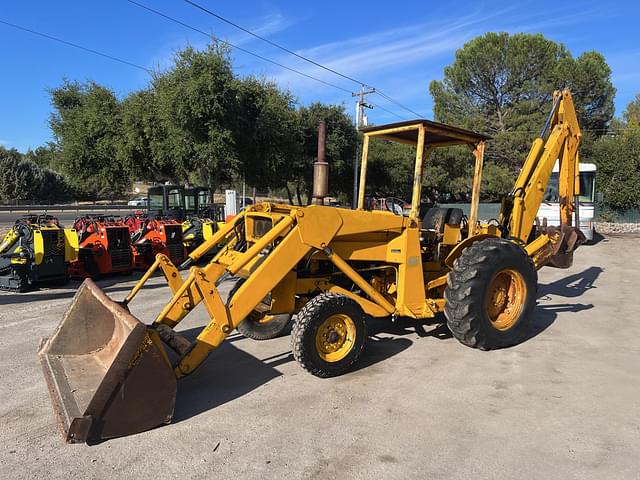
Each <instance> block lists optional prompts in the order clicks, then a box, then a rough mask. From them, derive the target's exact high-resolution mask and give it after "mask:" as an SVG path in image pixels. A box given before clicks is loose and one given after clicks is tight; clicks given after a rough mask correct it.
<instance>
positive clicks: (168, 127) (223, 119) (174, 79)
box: [147, 44, 238, 188]
mask: <svg viewBox="0 0 640 480" xmlns="http://www.w3.org/2000/svg"><path fill="white" fill-rule="evenodd" d="M150 90H151V92H152V95H154V97H155V98H154V100H153V102H152V105H153V107H155V109H156V111H155V115H156V116H155V121H157V122H158V124H157V126H156V127H154V129H153V130H150V133H151V135H150V139H147V140H148V141H149V142H150V144H151V147H150V149H149V150H150V152H151V154H152V157H151V158H152V161H153V162H154V164H156V165H158V167H159V170H160V171H163V169H164V168H166V166H167V165H168V164H170V163H173V164H174V179H175V180H182V181H184V180H189V179H191V178H193V176H194V175H195V176H196V177H197V179H198V180H199V181H200V182H202V183H204V184H206V185H209V186H210V187H213V188H216V187H220V186H221V185H223V184H225V183H228V182H231V181H232V180H234V179H235V177H236V176H237V175H236V172H237V167H238V156H237V152H236V149H235V144H234V138H233V137H234V136H233V131H232V130H231V128H230V125H232V124H233V118H232V117H231V113H232V111H233V110H232V108H231V107H232V106H233V104H234V102H235V101H236V98H235V94H236V92H235V89H234V76H233V71H232V67H231V61H230V59H229V56H228V52H227V51H226V50H225V49H223V48H222V47H220V46H218V45H217V44H211V45H209V46H208V47H207V48H206V50H204V51H197V50H195V49H194V48H192V47H188V48H186V49H184V50H182V51H180V52H178V53H177V54H176V56H175V58H174V65H173V66H172V68H171V69H169V70H167V71H165V72H160V73H158V74H156V75H155V76H154V78H153V80H152V82H151V85H150ZM151 118H153V117H151Z"/></svg>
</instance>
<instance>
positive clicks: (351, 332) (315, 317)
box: [291, 293, 367, 378]
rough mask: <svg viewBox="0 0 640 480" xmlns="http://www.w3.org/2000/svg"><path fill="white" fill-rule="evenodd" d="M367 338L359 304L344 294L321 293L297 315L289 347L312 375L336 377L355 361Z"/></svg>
mask: <svg viewBox="0 0 640 480" xmlns="http://www.w3.org/2000/svg"><path fill="white" fill-rule="evenodd" d="M366 337H367V331H366V324H365V317H364V313H363V312H362V309H361V308H360V305H358V304H357V303H356V302H355V301H354V300H352V299H350V298H349V297H346V296H344V295H337V294H334V293H322V294H320V295H318V296H316V297H315V298H313V299H312V300H310V301H309V302H308V303H307V304H306V305H305V306H304V307H303V308H302V309H301V310H300V312H298V315H297V316H296V321H295V323H294V325H293V330H292V332H291V348H292V350H293V356H294V358H295V359H296V361H297V362H298V363H299V364H300V365H301V366H302V368H304V369H305V370H307V371H308V372H309V373H311V374H312V375H315V376H316V377H321V378H328V377H335V376H338V375H341V374H343V373H345V372H346V371H347V370H349V369H350V368H351V366H352V365H353V364H354V363H355V362H356V361H357V360H358V358H359V357H360V354H361V353H362V350H363V349H364V344H365V340H366Z"/></svg>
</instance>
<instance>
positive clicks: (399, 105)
mask: <svg viewBox="0 0 640 480" xmlns="http://www.w3.org/2000/svg"><path fill="white" fill-rule="evenodd" d="M376 93H377V94H378V95H380V96H381V97H382V98H385V99H387V100H388V101H390V102H391V103H394V104H395V105H397V106H398V107H400V108H403V109H404V110H406V111H407V112H411V113H412V114H414V115H416V116H417V117H418V118H424V115H422V114H421V113H418V112H416V111H415V110H411V109H410V108H409V107H406V106H404V105H403V104H401V103H400V102H398V101H397V100H394V99H393V98H391V97H390V96H389V95H387V94H386V93H384V92H381V91H380V90H376Z"/></svg>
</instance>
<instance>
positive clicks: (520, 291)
mask: <svg viewBox="0 0 640 480" xmlns="http://www.w3.org/2000/svg"><path fill="white" fill-rule="evenodd" d="M526 296H527V285H526V283H525V280H524V277H523V276H522V274H521V273H520V272H518V271H516V270H512V269H505V270H500V271H499V272H497V273H496V274H495V275H494V276H493V278H492V280H491V281H490V282H489V286H488V288H487V294H486V298H485V308H486V312H487V316H488V317H489V321H490V322H491V325H492V326H493V327H494V328H495V329H496V330H500V331H506V330H509V329H510V328H512V327H513V326H514V325H515V324H516V323H517V322H518V319H519V318H520V315H521V313H522V310H523V309H524V304H525V299H526Z"/></svg>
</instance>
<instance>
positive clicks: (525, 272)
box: [39, 90, 583, 442]
mask: <svg viewBox="0 0 640 480" xmlns="http://www.w3.org/2000/svg"><path fill="white" fill-rule="evenodd" d="M363 134H364V141H363V148H362V163H361V170H360V186H359V195H358V208H357V209H355V210H347V209H341V208H335V207H326V206H322V205H311V206H307V207H298V206H290V205H279V204H273V203H262V204H258V205H255V206H252V207H249V208H247V209H246V210H245V211H244V212H242V213H241V214H240V215H238V216H237V217H236V218H235V219H234V220H233V221H230V222H229V223H227V224H226V225H224V226H223V227H222V228H221V229H220V230H218V231H217V232H216V233H215V234H214V236H213V237H212V238H211V239H210V240H208V241H207V242H205V243H204V244H202V245H201V246H199V247H198V248H196V249H195V250H194V251H193V252H191V253H190V255H189V258H188V260H187V261H186V262H185V263H184V264H183V265H182V266H181V267H182V268H183V269H186V268H189V271H188V275H186V277H185V278H183V276H182V275H181V273H180V271H179V268H178V267H177V266H175V265H173V264H172V263H171V261H170V260H169V259H168V258H167V257H166V256H164V255H158V256H157V257H156V260H155V263H154V264H153V265H152V267H151V268H150V269H149V270H148V271H147V272H146V273H145V275H144V276H143V277H142V278H141V279H140V281H139V282H138V284H136V286H135V287H134V288H133V289H132V291H131V292H130V293H129V295H128V296H127V297H126V299H125V300H124V301H123V302H115V301H113V300H111V299H110V298H108V297H107V296H106V295H105V294H104V293H103V292H102V291H101V290H100V289H99V288H98V287H96V286H95V284H94V283H92V282H91V280H86V281H85V282H84V284H83V285H82V286H81V287H80V289H79V290H78V292H77V294H76V296H75V297H74V299H73V301H72V303H71V306H70V307H69V309H68V310H67V312H66V313H65V315H64V318H63V319H62V322H61V323H60V325H59V326H58V328H57V330H56V331H55V332H54V333H53V335H52V336H51V337H50V338H49V339H45V340H44V341H43V344H42V346H41V349H40V353H39V355H40V358H41V361H42V364H43V367H44V372H45V376H46V379H47V383H48V385H49V387H50V391H51V396H52V399H53V403H54V405H55V411H56V412H57V415H58V417H59V419H60V421H61V423H62V426H63V428H64V432H65V437H66V440H67V441H69V442H84V441H87V442H94V441H99V440H101V439H105V438H110V437H115V436H119V435H125V434H130V433H134V432H140V431H143V430H145V429H149V428H151V427H154V426H156V425H160V424H163V423H169V422H170V421H171V419H172V415H173V410H174V402H175V396H176V391H177V380H179V379H180V378H181V377H184V376H185V375H189V374H191V373H193V372H194V371H195V370H196V368H197V367H198V366H199V365H201V364H202V362H203V361H204V360H205V359H206V358H207V355H208V354H209V353H210V352H211V351H212V350H213V349H215V348H216V347H218V346H219V345H220V344H221V343H222V342H223V341H224V340H225V338H226V337H227V336H228V335H229V334H230V333H231V332H233V331H234V330H235V329H236V328H238V329H240V330H241V331H244V332H247V333H248V335H249V336H252V335H253V336H254V337H255V338H268V337H272V336H275V335H277V334H279V333H281V332H282V331H283V330H284V329H285V328H287V324H288V323H289V319H290V318H292V317H294V318H295V321H294V324H293V328H292V333H291V342H292V350H293V354H294V357H295V359H296V360H297V361H298V363H299V364H300V365H301V366H302V367H303V368H304V369H306V370H307V371H309V372H310V373H312V374H313V375H316V376H318V377H331V376H335V375H340V374H341V373H344V372H346V371H347V370H349V368H350V367H351V366H352V365H353V364H354V363H355V362H356V361H357V360H358V357H359V356H360V354H361V353H362V350H363V347H364V344H365V339H366V330H367V319H368V318H372V317H382V318H389V319H390V320H391V319H393V318H395V317H409V318H412V319H430V318H434V317H436V316H437V315H439V314H441V313H444V315H445V316H446V321H447V324H448V326H449V329H450V330H451V332H452V333H453V335H454V336H455V337H456V338H457V339H458V340H460V341H461V342H462V343H464V344H465V345H469V346H471V347H476V348H480V349H486V350H489V349H494V348H501V347H505V346H509V345H513V344H515V343H517V342H519V341H521V340H522V338H523V337H524V335H525V334H526V333H527V328H528V326H529V324H530V321H531V315H532V312H533V308H534V306H535V298H536V296H535V292H536V282H537V273H536V270H537V269H539V268H540V267H542V266H544V265H546V264H550V263H551V264H555V265H557V266H562V267H567V266H569V265H570V264H571V261H572V255H573V250H574V249H575V248H576V247H577V246H578V245H579V244H580V243H581V241H582V239H583V237H581V234H580V232H579V230H577V229H575V228H573V227H572V226H571V219H572V212H573V209H574V208H575V205H576V203H577V202H576V201H575V198H576V192H577V191H578V188H579V184H578V146H579V143H580V129H579V127H578V122H577V119H576V114H575V110H574V106H573V103H572V99H571V95H570V93H569V91H566V90H565V91H562V92H560V91H559V92H555V94H554V102H553V108H552V110H551V113H550V115H549V119H548V121H547V123H546V125H545V127H544V129H543V132H542V134H541V135H540V137H539V138H537V139H536V140H535V141H534V143H533V145H532V147H531V151H530V152H529V154H528V156H527V158H526V161H525V163H524V165H523V168H522V170H521V172H520V175H519V177H518V179H517V181H516V184H515V185H514V188H513V191H512V192H511V193H510V195H509V196H508V197H507V198H506V199H505V201H504V203H503V207H502V211H501V215H500V218H499V219H497V220H496V221H493V222H489V223H487V224H484V223H480V222H479V221H478V201H479V194H480V180H481V175H482V167H483V159H484V150H485V142H486V141H487V140H488V137H486V136H484V135H480V134H477V133H474V132H471V131H468V130H463V129H461V128H456V127H452V126H448V125H444V124H440V123H436V122H432V121H428V120H414V121H409V122H402V123H396V124H391V125H385V126H377V127H371V128H367V129H365V130H364V131H363ZM374 139H383V140H387V141H395V142H401V143H405V144H409V145H412V146H414V147H415V152H416V156H415V170H414V181H413V196H412V202H411V210H410V212H409V214H408V215H404V214H403V215H399V214H394V213H393V212H389V211H366V210H365V209H364V203H365V202H364V200H365V191H366V173H367V161H368V150H369V142H370V141H371V140H374ZM451 145H466V146H468V147H469V149H470V151H471V152H472V153H473V155H474V157H475V174H474V178H473V192H472V205H471V209H470V214H469V217H468V219H466V220H465V219H464V218H463V216H462V215H460V214H459V212H455V211H449V210H443V211H435V212H434V211H431V212H430V213H429V212H428V215H425V218H424V219H422V218H420V215H419V212H420V196H421V188H422V181H423V167H424V165H425V162H426V159H427V157H428V155H429V153H430V152H431V151H433V150H434V149H435V148H439V147H446V146H451ZM557 159H560V195H561V198H562V201H561V207H560V208H561V210H562V222H563V224H562V226H561V227H560V228H554V227H548V228H544V229H542V228H540V229H535V220H536V218H535V217H536V212H537V211H538V206H539V205H540V202H541V200H542V197H543V195H544V192H545V188H546V186H547V182H548V181H549V178H550V176H551V171H552V169H553V166H554V163H555V162H556V160H557ZM320 173H322V172H320ZM317 177H318V178H323V177H325V178H326V175H322V174H319V175H317ZM314 191H315V190H314ZM317 191H319V192H320V194H319V195H318V197H322V191H323V187H320V188H318V190H317ZM324 194H325V195H326V188H324ZM534 229H535V231H534ZM218 246H221V247H222V248H221V250H220V251H219V252H218V253H217V254H216V255H215V257H214V258H213V259H212V260H211V261H210V262H209V263H208V264H206V266H204V267H202V268H200V267H197V266H192V265H191V264H192V263H193V262H196V261H197V260H198V259H199V258H201V257H202V256H203V255H204V254H206V253H207V252H209V251H210V250H211V249H213V248H216V247H218ZM158 269H159V270H160V271H161V272H162V273H163V274H164V277H165V278H166V280H167V282H168V284H169V287H170V289H171V292H172V298H171V299H170V300H169V301H168V303H167V304H166V306H165V307H164V308H163V309H162V311H161V312H160V313H159V314H158V316H157V317H156V318H155V320H153V322H151V323H150V324H145V323H142V322H141V321H140V320H138V319H137V318H135V317H134V316H133V315H131V313H130V312H129V310H128V308H127V305H128V304H129V303H130V302H131V301H132V300H133V298H134V297H135V295H136V294H137V293H138V292H139V291H140V289H141V288H142V287H143V285H144V284H145V282H147V280H148V279H149V278H150V277H151V275H152V274H153V273H154V272H155V271H157V270H158ZM228 282H230V283H231V286H230V285H228V284H227V283H228ZM200 303H202V304H204V307H205V308H206V311H207V312H208V314H209V317H210V322H209V324H208V325H206V326H205V327H204V328H203V329H202V331H201V332H200V333H199V335H198V336H197V338H196V339H195V340H194V341H191V340H188V339H187V338H185V337H183V336H182V335H180V334H179V333H178V332H176V331H175V330H174V329H175V327H176V326H177V325H178V324H179V323H180V321H181V320H182V319H183V318H184V317H185V316H186V315H187V314H188V313H189V312H190V311H191V310H193V309H194V308H195V307H196V305H198V304H200ZM169 349H171V350H173V351H174V352H175V353H176V354H177V360H176V361H174V362H170V360H169V359H170V355H169ZM172 355H173V354H172Z"/></svg>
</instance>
